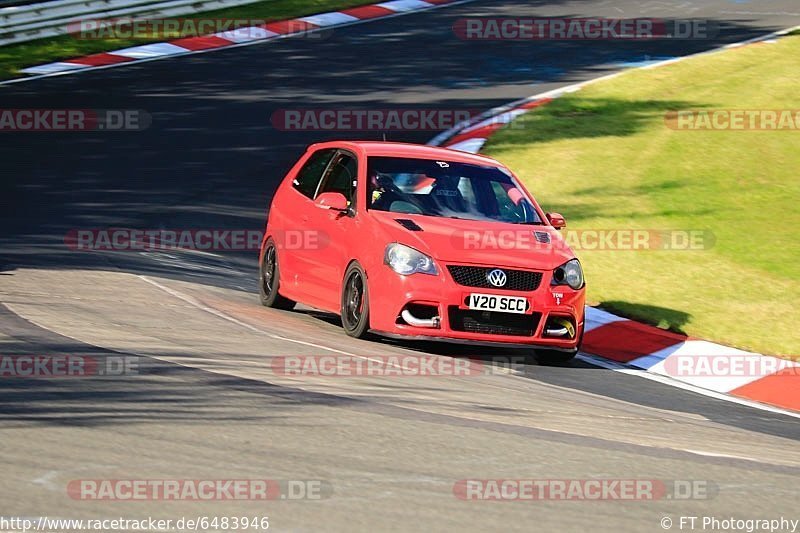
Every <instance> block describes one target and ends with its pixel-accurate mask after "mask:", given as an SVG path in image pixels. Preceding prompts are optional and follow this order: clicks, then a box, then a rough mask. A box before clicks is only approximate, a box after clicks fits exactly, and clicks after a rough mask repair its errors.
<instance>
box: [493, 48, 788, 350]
mask: <svg viewBox="0 0 800 533" xmlns="http://www.w3.org/2000/svg"><path fill="white" fill-rule="evenodd" d="M799 86H800V36H792V37H787V38H784V39H781V40H779V41H778V42H776V43H774V44H756V45H751V46H746V47H742V48H735V49H731V50H728V51H725V52H721V53H718V54H712V55H705V56H699V57H695V58H690V59H687V60H685V61H682V62H679V63H675V64H672V65H666V66H662V67H659V68H656V69H652V70H635V71H630V72H627V73H625V74H624V75H622V76H619V77H616V78H613V79H610V80H606V81H602V82H598V83H596V84H593V85H590V86H588V87H585V88H584V89H583V90H581V91H579V92H576V93H572V94H569V95H566V96H564V97H562V98H559V99H557V100H555V101H554V102H552V103H551V104H548V105H546V106H544V107H542V108H540V109H537V110H535V111H533V112H530V113H528V114H527V115H524V116H523V117H521V118H519V119H517V121H516V122H515V123H514V127H509V128H505V129H503V130H501V131H500V132H498V133H497V134H496V135H494V136H493V137H492V138H491V140H490V141H489V143H488V144H487V146H486V148H485V150H484V152H485V153H487V154H488V155H491V156H493V157H496V158H498V159H500V160H501V161H503V162H504V163H506V164H508V165H510V166H511V168H514V169H515V170H516V171H517V172H518V173H519V174H520V176H521V177H522V179H523V180H524V181H525V182H526V184H527V185H529V186H530V189H531V191H532V192H533V193H534V194H535V195H536V196H537V198H538V199H539V201H540V203H541V204H542V205H543V207H544V208H545V209H546V210H552V211H558V212H561V213H562V214H563V215H565V217H566V219H567V222H568V224H569V226H568V229H572V230H575V229H577V230H609V229H618V228H622V229H645V230H702V231H706V232H711V234H713V236H714V238H713V239H712V240H707V241H706V245H705V246H704V247H703V249H700V250H694V251H681V250H659V251H600V250H588V249H587V250H579V251H577V253H578V256H579V257H580V258H581V261H582V262H583V264H584V268H585V271H586V278H587V282H588V299H589V302H590V303H592V304H595V305H597V304H599V305H600V306H601V307H603V308H605V309H608V310H610V311H612V312H615V313H618V314H621V315H624V316H627V317H629V318H633V319H636V320H641V321H644V322H647V323H651V324H654V325H658V326H660V327H662V328H668V329H671V330H674V331H679V332H683V333H687V334H689V335H693V336H697V337H700V338H704V339H708V340H714V341H717V342H720V343H724V344H729V345H733V346H736V347H740V348H744V349H750V350H756V351H759V352H761V353H766V354H775V355H786V356H791V355H795V356H796V355H797V354H800V335H798V334H797V332H796V331H794V328H795V324H798V323H800V305H798V301H800V283H799V282H800V254H799V253H798V251H800V244H798V243H800V208H798V204H800V175H799V174H800V130H782V131H730V130H729V131H685V130H675V129H671V128H669V127H667V124H666V121H665V114H666V113H667V112H668V111H671V110H682V109H700V108H702V109H707V110H714V109H751V110H755V109H765V110H782V109H794V110H798V109H800V92H798V91H797V87H799ZM707 234H708V233H707Z"/></svg>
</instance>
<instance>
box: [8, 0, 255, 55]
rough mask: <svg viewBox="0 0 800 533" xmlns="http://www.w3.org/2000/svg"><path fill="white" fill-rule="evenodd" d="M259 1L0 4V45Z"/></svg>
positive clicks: (115, 0) (112, 0) (118, 0)
mask: <svg viewBox="0 0 800 533" xmlns="http://www.w3.org/2000/svg"><path fill="white" fill-rule="evenodd" d="M258 1H261V0H54V1H51V2H39V3H35V4H30V3H25V4H21V5H14V6H5V7H3V4H0V45H5V44H11V43H18V42H23V41H31V40H34V39H41V38H43V37H53V36H56V35H64V34H66V33H68V29H69V28H70V23H75V22H76V21H83V20H93V19H113V18H122V17H136V18H161V17H174V16H178V15H187V14H190V13H199V12H202V11H213V10H215V9H222V8H226V7H232V6H239V5H243V4H252V3H255V2H258Z"/></svg>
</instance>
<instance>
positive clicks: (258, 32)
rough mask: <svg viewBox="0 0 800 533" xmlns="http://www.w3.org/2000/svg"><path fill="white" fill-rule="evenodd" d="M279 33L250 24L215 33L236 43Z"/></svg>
mask: <svg viewBox="0 0 800 533" xmlns="http://www.w3.org/2000/svg"><path fill="white" fill-rule="evenodd" d="M277 35H278V34H277V33H275V32H274V31H269V30H267V29H265V28H259V27H258V26H248V27H247V28H236V29H235V30H229V31H221V32H219V33H215V34H214V37H219V38H221V39H226V40H228V41H231V42H234V43H249V42H252V41H262V40H264V39H269V38H270V37H275V36H277Z"/></svg>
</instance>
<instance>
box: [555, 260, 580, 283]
mask: <svg viewBox="0 0 800 533" xmlns="http://www.w3.org/2000/svg"><path fill="white" fill-rule="evenodd" d="M552 284H553V285H569V286H570V287H572V288H573V289H575V290H578V289H580V288H581V287H583V269H582V268H581V264H580V262H579V261H578V260H577V259H570V260H569V261H567V262H566V263H564V264H563V265H561V266H560V267H558V268H556V269H555V270H553V282H552Z"/></svg>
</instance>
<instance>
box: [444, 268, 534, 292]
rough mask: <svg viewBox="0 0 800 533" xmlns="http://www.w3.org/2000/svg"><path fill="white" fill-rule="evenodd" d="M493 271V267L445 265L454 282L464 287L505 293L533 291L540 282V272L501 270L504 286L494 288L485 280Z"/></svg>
mask: <svg viewBox="0 0 800 533" xmlns="http://www.w3.org/2000/svg"><path fill="white" fill-rule="evenodd" d="M494 269H495V267H474V266H464V265H447V270H449V271H450V275H451V276H453V279H454V280H455V282H456V283H458V284H459V285H464V286H466V287H480V288H484V289H502V290H507V291H535V290H536V289H538V288H539V284H540V283H541V282H542V273H541V272H531V271H530V270H510V269H507V268H501V269H500V270H502V271H503V272H505V274H506V284H505V285H503V286H502V287H495V286H494V285H492V284H490V283H489V280H488V279H486V274H488V273H489V272H491V271H492V270H494Z"/></svg>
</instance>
